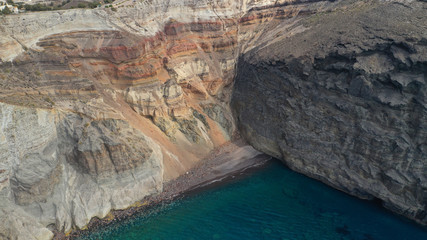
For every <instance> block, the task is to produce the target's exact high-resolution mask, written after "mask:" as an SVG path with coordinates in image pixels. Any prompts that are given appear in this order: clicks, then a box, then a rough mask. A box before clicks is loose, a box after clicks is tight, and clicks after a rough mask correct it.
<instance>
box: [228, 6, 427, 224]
mask: <svg viewBox="0 0 427 240" xmlns="http://www.w3.org/2000/svg"><path fill="white" fill-rule="evenodd" d="M426 13H427V5H426V4H425V3H422V2H411V3H408V2H405V3H391V4H390V3H383V2H374V1H373V2H356V3H355V4H350V5H348V6H347V7H346V8H345V9H341V10H339V11H330V12H326V13H322V14H316V15H312V16H310V17H307V18H300V22H299V24H296V25H295V26H293V27H292V28H293V29H295V28H297V27H298V26H300V27H304V28H306V29H307V30H305V31H304V32H302V33H300V34H296V35H293V36H289V35H286V34H284V35H282V36H278V39H276V40H275V41H271V42H269V39H263V40H264V41H265V43H266V44H265V45H260V46H259V47H256V48H254V49H252V50H250V51H249V52H247V53H245V54H244V55H243V56H242V57H241V58H240V61H239V66H238V68H237V69H238V73H237V77H236V82H235V87H234V93H233V99H232V107H233V110H234V112H235V116H236V118H237V122H238V125H239V129H240V132H241V134H242V135H243V136H244V137H245V138H246V139H247V140H248V141H249V142H250V143H251V144H252V145H253V146H254V147H255V148H257V149H258V150H260V151H263V152H265V153H268V154H270V155H272V156H275V157H278V158H280V159H282V160H283V162H284V163H285V164H286V165H288V166H289V167H290V168H292V169H294V170H296V171H299V172H302V173H304V174H306V175H308V176H311V177H313V178H316V179H319V180H321V181H323V182H325V183H327V184H329V185H331V186H333V187H335V188H338V189H340V190H342V191H344V192H347V193H350V194H352V195H355V196H358V197H362V198H368V199H372V198H378V199H380V200H381V201H382V202H383V203H384V205H385V206H386V207H387V208H389V209H392V210H393V211H395V212H398V213H400V214H403V215H405V216H407V217H409V218H412V219H414V220H416V221H418V222H420V223H423V224H425V223H427V164H426V159H427V99H426V96H427V86H426V84H427V54H426V53H427V25H426V23H427V15H426ZM273 28H274V27H273ZM271 31H274V30H271ZM290 31H292V30H290ZM263 40H260V41H263Z"/></svg>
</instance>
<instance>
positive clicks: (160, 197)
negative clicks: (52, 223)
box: [54, 140, 271, 240]
mask: <svg viewBox="0 0 427 240" xmlns="http://www.w3.org/2000/svg"><path fill="white" fill-rule="evenodd" d="M270 159H271V157H270V156H268V155H265V154H263V153H261V152H259V151H257V150H255V149H254V148H253V147H251V146H249V145H247V144H246V143H245V142H243V141H242V140H236V141H233V142H229V143H226V144H224V145H222V146H221V147H219V148H217V149H215V150H213V151H212V152H211V153H210V154H209V156H207V157H206V158H205V159H203V160H201V161H200V162H199V163H198V164H197V165H196V166H195V167H193V168H192V169H191V170H189V171H188V172H186V174H184V175H182V176H180V177H178V178H177V179H174V180H172V181H169V182H167V183H165V185H164V187H163V192H162V193H160V194H157V195H153V196H149V197H147V198H144V199H142V200H141V201H140V202H138V203H136V204H135V205H134V206H131V207H129V208H127V209H124V210H113V211H111V212H110V214H108V215H107V217H105V218H103V219H99V218H93V219H92V220H91V221H90V223H89V224H88V225H87V228H86V229H85V230H74V231H72V232H71V233H69V234H67V235H64V234H63V233H60V232H55V237H54V239H55V240H59V239H74V238H76V237H78V236H80V235H82V234H84V233H86V232H88V231H91V230H95V229H97V228H98V227H100V226H105V225H108V224H111V223H113V222H117V221H121V220H123V219H125V218H128V217H130V216H132V215H134V214H135V213H137V212H141V211H144V210H146V209H148V208H150V207H153V206H155V205H157V204H160V203H162V202H165V201H172V200H174V199H175V198H177V197H180V196H183V195H184V194H187V193H194V192H196V191H198V190H201V189H203V188H205V187H207V186H213V185H216V184H223V183H226V182H227V181H226V180H227V179H230V178H232V177H233V176H234V175H238V174H239V173H242V172H244V171H246V170H248V169H252V168H255V167H261V166H263V165H264V164H265V163H266V162H268V160H270Z"/></svg>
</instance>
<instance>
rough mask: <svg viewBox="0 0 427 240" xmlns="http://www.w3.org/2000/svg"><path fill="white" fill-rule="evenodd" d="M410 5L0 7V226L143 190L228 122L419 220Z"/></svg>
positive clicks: (417, 69) (419, 152)
mask: <svg viewBox="0 0 427 240" xmlns="http://www.w3.org/2000/svg"><path fill="white" fill-rule="evenodd" d="M425 7H426V6H425V3H421V2H412V3H395V2H385V3H377V2H370V1H367V2H361V1H319V0H307V1H301V0H295V1H292V0H282V1H270V0H242V1H231V0H222V1H208V0H206V1H205V0H202V1H200V0H197V1H181V0H179V1H178V0H171V1H163V0H162V1H161V0H153V1H137V2H134V1H125V2H124V3H123V4H121V5H120V7H119V8H118V11H117V12H113V11H111V10H108V9H94V10H67V11H59V12H40V13H28V14H21V15H16V16H7V17H5V18H1V19H0V23H1V24H0V32H2V33H4V34H2V35H1V36H0V101H1V105H0V120H1V123H2V124H1V125H0V150H1V151H0V211H1V212H2V214H0V221H2V222H4V223H5V224H3V225H0V237H4V238H6V239H9V238H10V239H14V238H18V239H46V238H49V237H51V236H52V233H51V231H50V230H53V229H56V230H59V231H68V230H70V229H71V228H82V227H84V226H85V225H86V224H87V223H88V221H89V220H90V218H92V217H94V216H97V217H104V216H105V215H106V214H107V213H108V211H109V210H110V209H120V208H125V207H127V206H129V205H131V204H133V203H134V202H136V201H138V200H141V199H142V198H143V197H144V196H147V195H150V194H153V193H157V192H159V191H161V190H162V184H163V182H165V181H169V180H171V179H174V178H176V177H177V176H179V175H180V174H183V173H185V172H186V171H187V170H188V169H189V168H190V167H192V166H193V165H194V164H195V163H196V162H197V161H198V160H199V159H201V158H203V157H204V156H206V155H207V153H209V151H211V150H212V149H214V148H215V147H217V146H219V145H221V144H223V143H225V142H226V141H228V140H229V139H230V138H231V137H232V136H233V134H236V126H235V122H237V123H238V125H239V129H240V130H241V133H242V135H243V136H244V137H245V138H246V139H247V140H248V141H249V142H250V143H251V144H253V145H254V146H255V147H256V148H258V149H259V150H261V151H264V152H266V153H268V154H271V155H273V156H276V157H279V158H282V159H284V161H285V162H286V163H288V165H289V166H291V167H292V168H294V169H296V170H298V171H302V172H304V173H306V174H308V175H310V176H313V177H316V178H318V179H321V180H323V181H325V182H327V183H329V184H331V185H333V186H335V187H337V188H340V189H342V190H344V191H347V192H350V193H352V194H355V195H358V196H362V197H372V196H374V197H378V198H380V199H383V200H384V201H385V202H386V203H387V204H388V206H389V207H391V208H394V210H397V211H399V212H401V213H403V214H406V215H408V216H412V217H414V216H416V218H417V219H419V220H420V221H425V220H422V219H424V217H425V214H424V212H423V211H424V205H425V200H424V199H425V196H426V194H425V193H424V191H425V190H424V189H425V186H424V185H425V183H426V181H425V175H423V174H424V172H425V170H426V169H425V164H424V163H423V159H425V152H426V150H425V139H426V138H425V137H426V134H425V129H426V128H425V126H424V125H425V122H426V121H425V120H426V119H425V118H426V114H425V111H426V110H425V106H426V105H425V102H424V101H425V100H424V94H425V74H426V73H425V71H426V70H425V67H426V61H425V56H426V54H425V53H426V50H425V46H426V43H425V42H426V40H425V39H426V36H425V32H426V31H425V28H426V26H425V24H424V25H423V22H424V23H425V22H426V21H425V20H426V19H425V14H424V15H423V13H425V12H426V9H425ZM383 8H384V10H381V11H383V12H378V11H380V10H379V9H383ZM401 10H402V11H401ZM412 10H414V11H415V10H416V11H415V13H416V14H412V13H411V12H410V11H412ZM387 11H389V12H387ZM348 13H351V14H350V16H352V18H348V19H347V18H344V17H343V16H345V15H346V14H348ZM378 14H379V15H378ZM387 14H393V15H395V16H397V17H398V18H397V17H396V19H395V20H393V21H395V22H387V21H385V16H386V15H387ZM377 15H378V17H375V16H377ZM350 19H352V21H350ZM374 23H375V24H374ZM397 23H399V24H397ZM328 31H330V32H331V34H329V33H328ZM387 31H391V35H390V36H388V33H387ZM423 34H424V35H423ZM236 74H237V76H236ZM234 79H236V86H235V88H234V92H233V104H232V108H233V111H234V112H235V117H234V118H235V119H233V116H232V113H231V112H232V111H231V109H230V104H229V103H230V99H231V96H232V91H233V86H234ZM396 166H399V167H398V168H396ZM399 196H400V197H399ZM420 216H421V217H420ZM23 225H25V226H26V227H22V226H23Z"/></svg>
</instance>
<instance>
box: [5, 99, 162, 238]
mask: <svg viewBox="0 0 427 240" xmlns="http://www.w3.org/2000/svg"><path fill="white" fill-rule="evenodd" d="M0 119H1V122H2V127H1V128H0V139H1V142H0V143H1V144H0V147H1V151H0V153H1V157H0V159H1V160H0V168H1V169H2V172H1V177H2V185H1V187H2V188H1V189H0V200H1V201H0V202H1V205H2V206H1V207H2V210H1V211H2V213H3V214H2V215H1V218H2V220H3V221H2V223H4V224H2V225H0V230H1V231H0V232H1V233H2V234H3V235H2V237H3V238H5V239H15V238H19V239H21V238H22V239H45V238H48V237H49V236H50V237H51V236H52V233H51V232H50V231H49V230H48V229H46V228H45V227H46V226H48V225H50V224H55V227H56V228H57V229H58V230H63V231H64V230H67V229H70V228H71V227H73V226H75V227H79V228H82V227H84V226H85V225H86V224H87V222H88V221H89V220H90V219H91V218H92V217H94V216H97V217H104V216H106V214H107V213H108V212H109V211H110V209H120V208H125V207H127V206H129V205H131V204H133V203H134V202H135V200H136V199H142V198H143V197H144V196H147V195H150V194H153V193H156V192H159V191H161V189H162V182H163V162H162V152H161V149H160V146H159V145H157V144H156V143H154V142H153V140H151V139H149V138H147V137H146V136H144V135H143V134H142V133H141V132H140V131H138V130H136V129H135V128H132V127H131V126H129V124H128V123H127V122H125V121H123V120H115V119H102V120H91V119H89V118H87V117H82V116H80V115H77V114H71V113H64V112H62V111H55V110H45V109H33V108H24V107H15V106H11V105H6V104H0ZM22 225H24V226H28V227H22ZM43 226H44V227H43Z"/></svg>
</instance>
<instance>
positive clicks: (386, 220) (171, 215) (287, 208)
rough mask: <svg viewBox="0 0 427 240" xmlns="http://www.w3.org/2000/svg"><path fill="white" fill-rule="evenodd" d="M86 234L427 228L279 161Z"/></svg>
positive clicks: (416, 234) (288, 235) (273, 235)
mask: <svg viewBox="0 0 427 240" xmlns="http://www.w3.org/2000/svg"><path fill="white" fill-rule="evenodd" d="M81 239H103V240H110V239H111V240H112V239H114V240H118V239H123V240H136V239H138V240H141V239H153V240H157V239H167V240H174V239H177V240H180V239H183V240H184V239H186V240H190V239H194V240H204V239H239V240H251V239H280V240H282V239H283V240H284V239H289V240H291V239H292V240H293V239H305V240H308V239H310V240H311V239H313V240H321V239H325V240H326V239H327V240H333V239H339V240H341V239H355V240H356V239H357V240H359V239H360V240H373V239H375V240H380V239H381V240H405V239H407V240H418V239H419V240H426V239H427V230H426V228H423V227H421V226H418V225H416V224H414V223H412V222H410V221H408V220H406V219H403V218H401V217H399V216H396V215H394V214H392V213H390V212H388V211H387V210H385V209H384V208H382V207H381V206H379V205H378V204H376V203H374V202H369V201H363V200H360V199H357V198H354V197H351V196H349V195H347V194H344V193H342V192H340V191H337V190H334V189H332V188H330V187H328V186H326V185H324V184H322V183H320V182H318V181H315V180H313V179H310V178H307V177H305V176H303V175H301V174H298V173H295V172H293V171H291V170H289V169H288V168H286V167H285V166H283V164H281V163H280V162H278V161H272V162H271V163H269V164H267V166H265V167H263V168H262V169H259V170H256V171H253V172H251V173H246V174H244V176H238V177H236V179H235V180H232V181H229V182H227V184H225V185H221V186H216V187H211V188H209V189H204V190H201V191H199V192H198V193H197V194H190V195H188V196H186V197H183V198H182V199H179V200H177V201H174V202H173V203H168V204H163V205H162V206H158V207H153V208H152V209H149V210H147V211H145V212H143V213H139V214H137V215H136V216H134V217H132V218H131V219H128V220H125V221H123V222H120V223H115V224H112V225H109V226H107V227H103V228H102V229H99V230H97V231H95V232H91V233H90V234H88V235H86V236H83V237H82V238H81Z"/></svg>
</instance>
